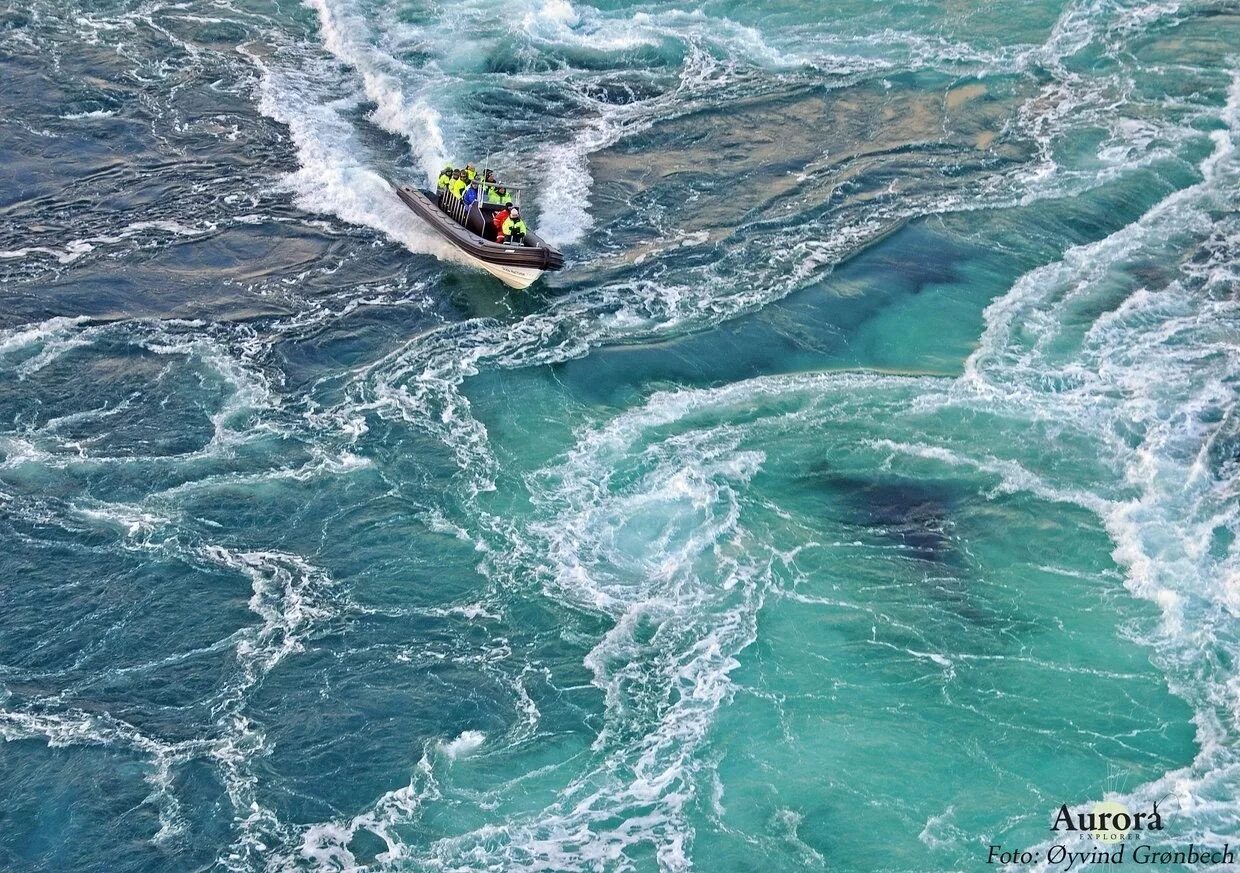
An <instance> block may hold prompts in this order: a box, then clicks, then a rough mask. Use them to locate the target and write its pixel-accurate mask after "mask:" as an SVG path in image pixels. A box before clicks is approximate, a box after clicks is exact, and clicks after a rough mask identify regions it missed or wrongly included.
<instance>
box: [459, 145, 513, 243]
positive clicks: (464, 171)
mask: <svg viewBox="0 0 1240 873" xmlns="http://www.w3.org/2000/svg"><path fill="white" fill-rule="evenodd" d="M437 192H438V194H439V202H440V205H441V206H442V205H443V199H444V195H445V194H448V195H451V196H452V197H454V198H455V199H457V200H460V201H461V203H462V204H464V206H465V209H466V210H467V211H468V210H469V209H470V208H471V207H472V206H473V205H474V204H475V203H477V204H479V206H495V207H499V208H498V209H496V210H494V215H493V217H492V218H491V223H490V228H489V229H490V230H493V231H494V234H495V241H496V242H500V243H502V242H504V241H505V240H510V241H512V242H514V243H521V242H523V241H524V239H525V235H526V234H527V233H528V232H529V228H527V227H526V224H525V221H524V220H523V219H522V218H521V208H520V207H519V206H517V205H516V204H515V203H514V202H513V199H512V195H511V194H509V192H508V187H507V186H506V185H504V184H503V183H501V182H499V181H498V180H497V179H496V178H495V173H494V172H493V171H491V170H489V169H488V170H484V171H483V175H482V178H481V179H479V178H478V171H477V169H476V168H475V167H474V165H473V164H466V165H465V166H464V167H461V168H459V169H457V168H453V167H451V166H447V167H444V168H443V171H442V172H441V173H440V174H439V179H438V185H437ZM486 211H487V212H490V211H491V210H489V209H488V210H486ZM486 236H487V238H490V234H487V235H486Z"/></svg>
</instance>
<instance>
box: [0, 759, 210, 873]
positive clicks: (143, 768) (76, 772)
mask: <svg viewBox="0 0 1240 873" xmlns="http://www.w3.org/2000/svg"><path fill="white" fill-rule="evenodd" d="M142 757H143V756H142V755H140V754H138V753H132V752H128V751H126V750H124V749H110V748H59V749H58V748H51V747H48V746H47V745H46V743H45V741H43V740H41V739H37V740H23V741H19V742H10V743H0V791H3V792H4V796H5V798H6V802H5V809H4V810H3V812H0V823H2V825H3V826H0V865H2V866H3V867H4V868H5V869H8V870H47V871H52V870H104V869H106V870H115V871H117V873H130V871H133V873H137V871H150V870H171V869H174V868H175V867H176V866H177V865H176V864H175V863H173V862H172V860H171V859H170V858H168V857H167V856H166V855H165V853H164V850H162V849H161V848H160V847H158V846H156V845H155V844H153V843H152V842H150V841H149V840H140V839H135V837H134V835H135V834H154V833H156V832H157V831H158V830H159V827H160V825H159V820H158V809H157V807H156V806H155V805H154V804H151V803H147V802H146V798H147V796H148V795H149V794H150V793H151V786H150V785H149V784H148V783H147V782H146V781H145V776H146V773H147V772H148V771H147V765H146V764H145V763H144V762H143V760H142ZM207 857H210V856H207ZM200 858H201V860H204V861H205V860H206V858H205V857H201V856H200Z"/></svg>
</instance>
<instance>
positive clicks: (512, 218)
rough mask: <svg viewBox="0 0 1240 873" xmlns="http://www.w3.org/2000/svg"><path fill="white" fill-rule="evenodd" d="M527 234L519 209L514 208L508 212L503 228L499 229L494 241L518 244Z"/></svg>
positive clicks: (527, 229)
mask: <svg viewBox="0 0 1240 873" xmlns="http://www.w3.org/2000/svg"><path fill="white" fill-rule="evenodd" d="M527 233H529V228H528V227H526V226H525V221H524V220H523V219H522V218H521V207H520V206H514V207H512V208H511V209H509V210H508V218H507V220H506V221H504V226H503V227H502V228H500V232H499V236H498V237H497V238H496V240H495V241H496V242H503V241H504V240H512V241H513V242H514V243H520V242H523V241H524V240H525V235H526V234H527Z"/></svg>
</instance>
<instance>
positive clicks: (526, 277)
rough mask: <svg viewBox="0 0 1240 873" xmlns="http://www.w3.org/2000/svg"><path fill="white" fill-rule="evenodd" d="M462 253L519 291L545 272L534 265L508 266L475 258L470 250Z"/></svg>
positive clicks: (475, 264) (477, 265)
mask: <svg viewBox="0 0 1240 873" xmlns="http://www.w3.org/2000/svg"><path fill="white" fill-rule="evenodd" d="M461 254H462V255H464V256H465V259H466V260H468V261H469V262H470V263H471V264H473V265H474V266H475V267H481V268H482V269H484V270H486V271H487V272H488V273H490V274H491V275H492V276H494V277H495V278H496V279H499V280H500V281H501V282H503V283H504V284H505V285H507V286H508V287H509V288H515V289H517V290H518V291H521V290H523V289H525V288H528V287H530V286H531V285H533V284H534V283H535V282H537V281H538V277H539V276H541V275H542V274H543V271H542V270H535V269H534V268H533V267H506V266H504V265H503V264H492V263H489V262H487V261H484V260H482V259H481V258H475V257H474V256H473V255H471V254H469V253H468V252H461Z"/></svg>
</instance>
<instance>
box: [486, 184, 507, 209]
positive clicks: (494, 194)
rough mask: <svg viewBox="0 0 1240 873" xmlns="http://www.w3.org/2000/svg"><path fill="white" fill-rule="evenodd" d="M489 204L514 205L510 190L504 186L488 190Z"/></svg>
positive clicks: (496, 186)
mask: <svg viewBox="0 0 1240 873" xmlns="http://www.w3.org/2000/svg"><path fill="white" fill-rule="evenodd" d="M487 203H500V204H503V205H504V206H511V205H512V195H511V194H509V193H508V189H507V188H506V187H505V186H503V185H495V186H493V187H490V188H487Z"/></svg>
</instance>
